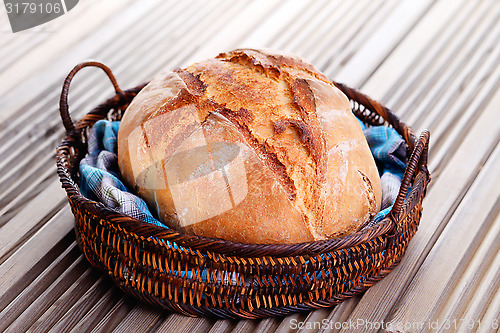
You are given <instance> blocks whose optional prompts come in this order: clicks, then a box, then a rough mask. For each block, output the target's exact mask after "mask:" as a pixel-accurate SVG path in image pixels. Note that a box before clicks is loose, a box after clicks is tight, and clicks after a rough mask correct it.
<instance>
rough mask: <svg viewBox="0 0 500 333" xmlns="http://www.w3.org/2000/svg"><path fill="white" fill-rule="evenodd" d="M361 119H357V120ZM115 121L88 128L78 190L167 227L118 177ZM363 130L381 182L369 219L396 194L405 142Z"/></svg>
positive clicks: (383, 130)
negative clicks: (376, 205) (379, 200)
mask: <svg viewBox="0 0 500 333" xmlns="http://www.w3.org/2000/svg"><path fill="white" fill-rule="evenodd" d="M360 123H361V122H360ZM119 126H120V122H119V121H108V120H100V121H98V122H96V123H95V124H94V126H93V127H92V128H91V129H90V131H89V138H88V155H87V156H86V157H85V158H84V159H82V161H81V162H80V190H81V193H82V195H84V196H85V197H87V198H89V199H91V200H95V201H99V202H102V203H103V204H104V205H106V206H107V207H109V208H111V209H114V210H117V211H119V212H122V213H124V214H128V215H130V216H132V217H134V218H137V219H139V220H143V221H146V222H148V223H152V224H155V225H157V226H161V227H164V228H168V227H167V226H165V225H164V224H162V223H161V222H159V221H158V220H157V219H156V218H154V217H153V215H152V214H151V212H150V211H149V209H148V206H147V205H146V203H145V202H144V200H142V199H141V198H139V197H137V196H136V195H134V194H132V193H130V192H129V190H128V189H127V187H126V186H125V185H124V184H123V182H122V181H121V180H120V172H119V168H118V155H117V134H118V128H119ZM361 126H362V128H363V131H364V134H365V136H366V139H367V141H368V144H369V146H370V149H371V151H372V154H373V156H374V159H375V162H376V164H377V167H378V170H379V173H380V177H381V185H382V205H381V211H380V212H379V213H378V214H377V215H376V216H375V218H374V219H373V220H372V221H371V222H370V225H373V224H375V223H377V222H379V221H380V220H382V219H383V218H384V217H385V216H386V215H387V214H388V213H389V212H390V210H391V208H392V205H393V204H394V202H395V200H396V196H397V195H398V191H399V187H400V185H401V179H402V178H403V174H404V171H405V168H406V143H405V141H404V140H403V139H402V138H401V136H400V135H399V134H398V133H397V132H396V131H395V130H394V129H392V128H389V127H385V126H373V127H366V126H365V125H364V124H362V123H361Z"/></svg>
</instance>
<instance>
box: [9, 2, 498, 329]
mask: <svg viewBox="0 0 500 333" xmlns="http://www.w3.org/2000/svg"><path fill="white" fill-rule="evenodd" d="M0 7H1V6H0ZM237 47H268V48H274V49H282V50H285V51H290V52H293V53H296V54H298V55H300V56H302V57H304V58H306V59H308V60H309V61H311V62H312V63H314V64H315V65H316V66H317V67H318V68H320V69H321V70H323V71H324V72H325V73H326V74H327V75H328V76H329V77H330V78H332V79H334V80H337V81H340V82H344V83H346V84H348V85H350V86H353V87H356V88H358V89H360V90H361V91H363V92H365V93H367V94H368V95H370V96H371V97H372V98H374V99H377V100H379V101H381V102H382V103H384V104H386V105H387V106H389V107H390V108H391V109H392V110H393V111H394V112H395V113H396V114H398V115H399V116H400V117H401V118H402V119H403V120H404V121H405V122H407V123H408V124H410V125H411V126H412V127H413V128H414V130H415V131H416V132H417V133H418V132H420V131H421V130H422V129H424V128H427V129H429V130H430V131H431V150H430V169H431V172H432V177H433V181H432V182H431V184H430V186H429V189H428V193H427V197H426V199H425V201H424V212H423V216H422V222H421V226H420V228H419V231H418V232H417V234H416V236H415V237H414V239H413V240H412V242H411V243H410V245H409V248H408V251H407V254H406V256H405V258H404V259H403V261H402V262H401V264H400V265H399V266H398V267H397V268H396V269H395V270H394V271H393V272H392V273H391V274H390V275H389V276H388V277H387V278H385V279H384V280H382V281H381V282H379V283H377V284H376V285H375V286H374V287H372V288H371V289H369V290H368V291H367V292H366V293H365V294H364V295H362V296H359V297H356V298H353V299H350V300H348V301H346V302H344V303H342V304H340V305H338V306H337V307H335V308H331V309H321V310H317V311H313V312H310V313H300V314H294V315H291V316H289V317H285V318H268V319H263V320H216V319H213V318H188V317H184V316H181V315H178V314H172V313H168V312H164V311H160V310H157V309H154V308H152V307H150V306H148V305H144V304H142V303H140V302H138V301H136V300H135V299H132V298H131V297H128V296H125V295H124V294H123V293H122V292H121V291H120V290H119V289H118V288H116V287H114V286H113V284H112V283H111V282H110V281H109V280H108V279H106V278H104V277H103V276H102V275H101V274H100V273H99V272H97V271H96V270H94V269H93V268H91V267H90V265H89V264H88V263H87V262H86V261H85V259H84V258H83V257H82V255H81V253H80V251H79V249H78V247H77V246H76V243H75V237H74V234H73V230H72V228H73V216H72V215H71V212H70V209H69V206H68V204H67V200H66V197H65V193H64V191H63V190H62V189H61V187H60V184H59V181H58V179H57V176H56V172H55V158H54V155H55V154H54V152H55V147H56V146H57V144H58V143H59V141H60V139H61V138H62V135H63V131H64V130H63V126H62V124H61V121H60V119H59V116H58V98H59V93H60V89H61V85H62V81H63V79H64V77H65V76H66V74H67V73H68V72H69V71H70V70H71V68H72V67H73V66H74V65H76V64H77V63H79V62H82V61H85V60H88V59H96V60H99V61H101V62H104V63H105V64H107V65H108V66H109V67H110V68H111V69H112V70H113V72H114V73H115V75H116V77H117V79H118V81H119V83H120V85H121V86H122V87H124V88H125V87H132V86H135V85H137V84H139V83H142V82H144V81H146V80H148V79H149V78H150V77H151V76H152V75H153V74H154V73H156V72H158V71H159V70H161V69H163V68H170V69H171V68H174V67H178V66H182V65H185V64H189V63H190V62H192V61H195V60H201V59H204V58H207V57H212V56H214V55H216V54H217V53H218V52H220V51H224V50H228V49H232V48H237ZM0 59H1V60H2V61H1V62H0V331H9V332H26V331H31V332H46V331H52V332H62V331H74V332H86V331H92V332H111V331H115V332H141V331H152V332H254V331H256V332H296V331H300V332H314V331H321V332H337V331H342V332H349V331H352V332H362V331H366V332H373V331H394V332H396V331H402V332H414V331H429V332H433V331H443V332H446V331H456V330H457V328H458V330H459V331H465V332H467V331H481V332H494V331H498V327H499V323H498V320H499V319H500V318H499V317H500V292H499V286H500V254H499V250H500V238H499V237H500V199H499V198H500V171H499V165H500V145H499V142H500V89H499V87H500V2H499V1H496V0H477V1H467V0H420V1H414V0H375V1H369V0H348V1H340V0H320V1H316V0H284V1H281V0H237V1H233V0H209V1H204V0H188V1H160V0H141V1H139V0H135V1H134V0H101V1H96V0H80V2H79V3H78V5H77V6H76V7H75V8H74V9H73V10H71V11H70V12H68V13H67V14H65V15H63V16H61V17H59V18H58V19H56V20H54V21H51V22H49V23H46V24H44V25H42V26H40V27H36V28H32V29H30V30H27V31H24V32H19V33H16V34H13V33H12V32H11V30H10V27H9V24H8V20H7V15H6V12H5V10H4V8H3V7H2V8H1V9H0ZM111 92H112V89H111V87H110V85H109V83H108V82H107V80H106V79H105V77H104V76H103V75H102V73H100V72H98V71H91V70H86V71H82V73H81V74H79V75H78V77H77V78H75V81H74V84H73V85H72V88H71V91H70V106H71V112H72V116H73V117H74V118H75V119H77V118H79V117H81V116H82V115H83V114H84V113H86V112H88V111H89V109H90V108H91V107H92V106H95V105H96V103H97V102H98V101H102V100H103V99H105V98H106V97H107V96H109V95H110V94H111ZM299 324H300V327H299Z"/></svg>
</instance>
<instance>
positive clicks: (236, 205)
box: [118, 49, 381, 244]
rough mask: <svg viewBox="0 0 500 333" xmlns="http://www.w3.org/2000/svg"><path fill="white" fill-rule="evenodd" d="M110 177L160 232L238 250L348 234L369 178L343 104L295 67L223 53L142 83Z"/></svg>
mask: <svg viewBox="0 0 500 333" xmlns="http://www.w3.org/2000/svg"><path fill="white" fill-rule="evenodd" d="M118 158H119V166H120V170H121V172H122V177H123V178H124V180H125V181H126V183H127V184H128V185H129V186H131V188H133V189H134V190H135V191H136V192H137V193H138V195H139V196H141V197H142V198H143V199H144V200H145V201H146V202H147V203H148V205H149V206H150V208H151V209H152V211H153V212H156V213H157V215H158V218H159V219H160V220H161V221H163V222H164V223H165V224H167V225H169V226H171V227H172V228H176V229H178V230H181V231H183V232H186V233H193V234H197V235H201V236H206V237H219V238H223V239H227V240H231V241H238V242H245V243H288V244H290V243H299V242H307V241H313V240H320V239H326V238H331V237H335V236H340V235H345V234H348V233H352V232H354V231H357V230H359V229H360V228H361V227H362V226H363V225H364V224H365V223H366V222H367V221H368V220H369V219H370V218H371V217H373V216H374V215H375V214H376V213H377V212H378V210H379V207H380V196H381V194H380V179H379V176H378V172H377V168H376V165H375V162H374V160H373V157H372V155H371V153H370V150H369V148H368V144H367V142H366V140H365V137H364V135H363V132H362V130H361V127H360V125H359V123H358V121H357V119H356V118H355V116H354V115H353V114H352V112H351V107H350V104H349V101H348V99H347V97H346V96H345V95H344V94H343V93H342V92H341V91H340V90H338V89H337V88H336V87H335V86H334V85H333V84H332V83H331V82H330V81H329V80H328V79H327V78H326V77H325V76H324V75H323V74H321V73H320V72H319V71H318V70H316V69H315V68H314V67H313V66H312V65H310V64H308V63H306V62H305V61H303V60H301V59H299V58H296V57H293V56H289V55H283V54H279V53H275V52H270V51H261V50H248V49H245V50H235V51H232V52H229V53H222V54H220V55H219V56H218V57H216V58H215V59H209V60H206V61H203V62H200V63H196V64H194V65H192V66H189V67H187V68H184V69H177V70H174V71H172V72H167V73H163V74H161V75H159V76H157V77H156V78H154V79H153V80H152V81H151V82H150V83H149V84H148V85H147V86H146V87H145V88H144V89H143V90H142V91H141V92H140V93H139V94H138V95H137V96H136V97H135V98H134V100H133V101H132V103H131V104H130V106H129V107H128V109H127V110H126V113H125V115H124V116H123V119H122V122H121V124H120V130H119V133H118Z"/></svg>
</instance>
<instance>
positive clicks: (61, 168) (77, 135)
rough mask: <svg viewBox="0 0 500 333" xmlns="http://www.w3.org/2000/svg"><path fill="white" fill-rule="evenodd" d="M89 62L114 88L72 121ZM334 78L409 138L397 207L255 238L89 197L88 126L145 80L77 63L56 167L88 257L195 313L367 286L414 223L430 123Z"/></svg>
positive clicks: (231, 311)
mask: <svg viewBox="0 0 500 333" xmlns="http://www.w3.org/2000/svg"><path fill="white" fill-rule="evenodd" d="M87 66H95V67H98V68H101V69H103V70H104V71H105V72H106V74H107V75H108V77H109V78H110V79H111V81H112V83H113V85H114V87H115V90H116V94H115V95H114V96H113V97H112V98H110V99H108V100H107V101H105V102H104V103H103V104H101V105H99V106H97V107H96V108H95V109H93V110H92V111H91V112H90V113H88V114H87V115H86V116H85V117H83V119H81V120H80V121H79V122H78V123H77V124H76V125H74V124H73V122H72V120H71V118H70V116H69V110H68V104H67V96H68V90H69V86H70V83H71V80H72V78H73V76H74V75H75V74H76V73H77V72H78V71H79V70H80V69H82V68H84V67H87ZM336 85H337V86H338V87H339V88H340V89H341V90H342V91H343V92H344V93H345V94H346V95H347V96H348V98H349V99H350V100H351V104H352V105H353V112H354V113H355V114H356V116H357V117H358V118H360V119H361V120H362V121H364V122H365V123H366V124H367V125H381V124H386V125H389V126H392V127H394V128H395V129H396V130H397V131H398V132H399V133H400V134H401V135H402V136H403V138H404V139H405V141H406V143H407V145H408V149H409V152H410V153H411V156H410V158H409V160H408V166H407V168H406V171H405V174H404V178H403V181H402V185H401V188H400V191H399V195H398V197H397V199H396V203H395V204H394V206H393V209H392V211H391V212H390V214H388V215H387V217H386V218H384V219H383V220H382V221H380V222H379V223H377V224H375V225H373V226H371V227H368V228H364V229H362V230H361V231H359V232H356V233H354V234H351V235H348V236H344V237H339V238H335V239H330V240H324V241H316V242H309V243H301V244H292V245H255V244H242V243H235V242H230V241H225V240H222V239H214V238H206V237H198V236H193V235H186V234H183V233H180V232H177V231H175V230H171V229H165V228H160V227H157V226H155V225H151V224H147V223H145V222H143V221H140V220H137V219H134V218H132V217H130V216H127V215H124V214H121V213H118V212H116V211H113V210H111V209H109V208H107V207H105V206H104V205H103V204H101V203H98V202H94V201H91V200H89V199H87V198H85V197H84V196H82V195H81V193H80V190H79V188H78V186H77V183H78V163H79V161H80V160H81V159H82V157H83V156H84V155H85V154H86V152H87V146H86V138H87V131H88V129H89V127H91V126H92V125H93V124H94V123H95V122H96V121H97V120H100V119H104V118H107V119H114V120H116V119H120V117H121V115H122V114H123V111H124V110H125V109H126V107H127V105H128V104H129V103H130V101H131V100H132V99H133V98H134V96H135V95H136V94H137V93H138V92H139V91H140V90H141V89H142V88H143V87H144V85H141V86H138V87H135V88H133V89H130V90H126V91H122V90H121V89H120V88H119V87H118V85H117V84H116V81H115V79H114V77H113V75H112V73H111V71H110V70H109V69H108V68H107V67H106V66H104V65H102V64H101V63H98V62H87V63H83V64H80V65H78V66H76V67H75V68H74V69H73V70H72V71H71V72H70V74H69V75H68V77H67V78H66V81H65V82H64V86H63V89H62V93H61V101H60V113H61V117H62V121H63V124H64V127H65V128H66V137H65V138H64V140H63V141H62V143H61V145H60V146H59V147H58V149H57V170H58V174H59V177H60V180H61V183H62V187H63V188H64V189H65V190H66V192H67V195H68V199H69V202H70V205H71V209H72V211H73V214H74V215H75V232H76V239H77V242H78V244H79V246H80V248H81V250H82V252H83V253H84V255H85V257H86V258H87V259H88V261H89V262H90V263H91V264H92V265H93V266H95V267H97V268H99V269H100V270H102V271H103V272H105V273H106V274H108V275H109V276H110V277H111V278H112V279H113V280H114V282H115V283H116V284H117V285H118V286H120V288H121V289H123V290H124V291H125V292H126V293H129V294H131V295H134V296H135V297H137V298H139V299H141V300H143V301H146V302H148V303H150V304H154V305H156V306H160V307H162V308H164V309H167V310H172V311H176V312H179V313H182V314H185V315H189V316H200V315H201V316H212V317H213V316H216V317H224V318H235V317H241V318H262V317H266V316H282V315H288V314H290V313H294V312H297V311H304V310H311V309H316V308H322V307H330V306H332V305H335V304H338V303H340V302H342V301H343V300H345V299H346V298H348V297H351V296H354V295H356V294H359V293H361V292H363V291H365V290H366V289H367V288H369V287H370V286H372V285H373V284H374V283H376V282H377V281H379V280H380V279H382V278H383V277H384V276H386V275H387V274H388V273H389V272H390V271H391V270H392V269H393V268H394V267H395V266H396V265H397V264H398V263H399V261H400V260H401V257H402V256H403V254H404V252H405V249H406V247H407V245H408V242H409V241H410V239H411V238H412V237H413V235H414V234H415V232H416V231H417V227H418V224H419V221H420V217H421V211H422V199H423V198H424V196H425V192H426V187H427V184H428V183H429V181H430V175H429V172H428V170H427V151H428V143H429V132H427V131H424V132H423V133H422V134H421V135H420V137H419V138H418V140H417V139H416V138H415V136H414V135H413V133H412V130H411V129H410V128H409V127H408V126H406V125H405V124H404V123H402V122H401V121H400V120H399V119H398V118H397V117H396V116H395V115H394V114H393V113H391V111H390V110H388V109H387V108H386V107H384V106H382V105H380V104H379V103H377V102H375V101H373V100H371V99H370V98H369V97H367V96H365V95H363V94H361V93H359V92H357V91H356V90H354V89H351V88H348V87H346V86H344V85H342V84H336ZM409 189H410V190H409Z"/></svg>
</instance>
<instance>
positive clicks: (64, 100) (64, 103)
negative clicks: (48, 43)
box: [59, 61, 123, 134]
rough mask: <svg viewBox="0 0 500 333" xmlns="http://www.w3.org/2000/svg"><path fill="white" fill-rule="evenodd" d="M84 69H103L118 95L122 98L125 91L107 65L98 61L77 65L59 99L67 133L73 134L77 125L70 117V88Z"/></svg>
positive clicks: (64, 85) (68, 77) (70, 73)
mask: <svg viewBox="0 0 500 333" xmlns="http://www.w3.org/2000/svg"><path fill="white" fill-rule="evenodd" d="M84 67H98V68H101V69H102V70H103V71H104V72H105V73H106V74H107V76H108V78H109V79H110V81H111V83H112V84H113V87H114V88H115V92H116V94H117V95H119V96H122V95H123V91H122V90H121V89H120V87H119V86H118V83H117V82H116V79H115V77H114V75H113V73H112V72H111V69H109V68H108V67H107V66H106V65H104V64H102V63H100V62H98V61H87V62H83V63H80V64H78V65H76V66H75V67H74V68H73V69H72V70H71V72H69V74H68V76H67V77H66V80H64V84H63V87H62V91H61V98H60V99H59V113H60V114H61V119H62V122H63V125H64V128H65V129H66V133H68V134H69V133H71V132H74V131H75V124H74V123H73V120H71V116H70V115H69V106H68V91H69V86H70V84H71V81H72V80H73V77H74V76H75V74H76V73H78V72H79V71H80V70H81V69H82V68H84Z"/></svg>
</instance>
